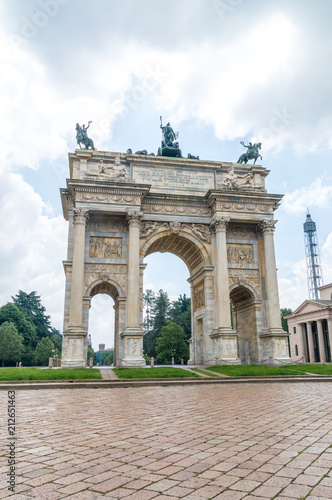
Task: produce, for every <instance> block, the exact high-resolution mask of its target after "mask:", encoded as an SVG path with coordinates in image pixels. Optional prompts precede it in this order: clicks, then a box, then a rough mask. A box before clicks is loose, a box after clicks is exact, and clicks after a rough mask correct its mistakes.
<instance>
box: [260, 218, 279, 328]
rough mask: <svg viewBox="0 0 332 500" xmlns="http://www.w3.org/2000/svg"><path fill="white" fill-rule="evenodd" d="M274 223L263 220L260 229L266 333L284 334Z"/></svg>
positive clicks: (273, 221)
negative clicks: (266, 316) (262, 253)
mask: <svg viewBox="0 0 332 500" xmlns="http://www.w3.org/2000/svg"><path fill="white" fill-rule="evenodd" d="M276 223H277V221H275V220H270V219H269V220H263V221H262V222H261V229H262V232H263V235H264V253H265V266H266V295H267V303H268V332H269V333H280V334H281V333H285V332H283V330H282V327H281V317H280V304H279V293H278V279H277V266H276V258H275V252H274V241H273V233H274V226H275V224H276Z"/></svg>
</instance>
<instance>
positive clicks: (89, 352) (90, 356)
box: [88, 346, 97, 365]
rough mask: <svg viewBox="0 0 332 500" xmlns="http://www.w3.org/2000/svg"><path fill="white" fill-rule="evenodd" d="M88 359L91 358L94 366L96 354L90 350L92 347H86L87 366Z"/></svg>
mask: <svg viewBox="0 0 332 500" xmlns="http://www.w3.org/2000/svg"><path fill="white" fill-rule="evenodd" d="M90 358H93V364H94V365H96V364H97V360H96V353H95V351H94V350H93V349H92V347H90V346H88V364H89V359H90Z"/></svg>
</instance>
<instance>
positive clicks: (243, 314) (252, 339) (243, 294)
mask: <svg viewBox="0 0 332 500" xmlns="http://www.w3.org/2000/svg"><path fill="white" fill-rule="evenodd" d="M230 300H231V303H232V314H233V328H234V330H235V331H236V332H237V333H238V334H239V337H238V340H239V358H240V359H241V360H242V362H244V363H246V362H249V359H250V362H251V363H255V361H257V360H258V359H259V353H258V333H257V318H256V316H257V314H256V313H257V311H256V306H257V304H258V303H260V302H261V301H260V300H259V299H258V294H257V292H256V290H255V289H254V288H253V287H252V286H250V285H249V284H247V283H236V284H234V285H232V286H231V287H230Z"/></svg>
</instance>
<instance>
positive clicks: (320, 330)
mask: <svg viewBox="0 0 332 500" xmlns="http://www.w3.org/2000/svg"><path fill="white" fill-rule="evenodd" d="M316 323H317V334H318V345H319V357H320V362H321V363H325V362H326V355H325V342H324V336H323V325H322V321H321V320H317V322H316Z"/></svg>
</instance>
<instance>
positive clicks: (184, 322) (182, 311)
mask: <svg viewBox="0 0 332 500" xmlns="http://www.w3.org/2000/svg"><path fill="white" fill-rule="evenodd" d="M169 317H170V320H171V321H173V323H176V324H177V325H180V326H181V327H182V328H183V330H184V331H185V334H186V339H187V340H189V339H190V337H191V300H190V298H188V297H187V296H186V294H184V295H180V296H179V298H178V299H177V300H174V301H173V302H172V304H171V307H170V310H169Z"/></svg>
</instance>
